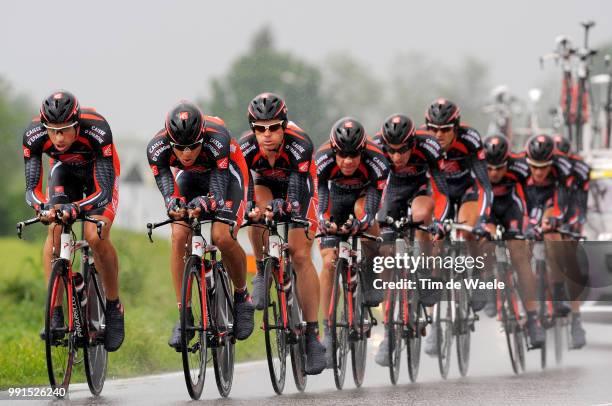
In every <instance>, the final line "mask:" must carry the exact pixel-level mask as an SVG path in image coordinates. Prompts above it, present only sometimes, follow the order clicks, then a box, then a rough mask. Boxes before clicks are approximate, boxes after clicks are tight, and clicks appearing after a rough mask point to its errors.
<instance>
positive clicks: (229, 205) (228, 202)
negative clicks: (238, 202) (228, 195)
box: [225, 200, 234, 210]
mask: <svg viewBox="0 0 612 406" xmlns="http://www.w3.org/2000/svg"><path fill="white" fill-rule="evenodd" d="M233 206H234V201H233V200H226V201H225V208H226V209H227V210H231V209H232V207H233Z"/></svg>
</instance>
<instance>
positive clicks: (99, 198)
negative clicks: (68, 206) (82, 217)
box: [75, 156, 115, 209]
mask: <svg viewBox="0 0 612 406" xmlns="http://www.w3.org/2000/svg"><path fill="white" fill-rule="evenodd" d="M94 177H95V180H96V185H97V187H96V191H95V192H94V193H92V194H91V195H89V196H86V197H85V198H83V199H81V200H79V201H78V202H75V203H76V204H78V205H79V208H81V209H82V208H83V207H85V206H89V205H91V206H92V207H103V206H106V205H107V204H109V203H110V202H111V201H112V198H113V187H114V185H115V167H114V166H113V158H112V156H109V157H101V156H98V157H97V158H96V161H95V162H94Z"/></svg>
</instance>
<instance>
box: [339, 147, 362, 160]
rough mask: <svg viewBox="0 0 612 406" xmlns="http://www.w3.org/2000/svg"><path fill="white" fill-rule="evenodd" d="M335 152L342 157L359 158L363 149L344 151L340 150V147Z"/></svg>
mask: <svg viewBox="0 0 612 406" xmlns="http://www.w3.org/2000/svg"><path fill="white" fill-rule="evenodd" d="M334 152H335V153H336V155H337V156H339V157H340V158H357V157H358V156H360V155H361V151H351V152H344V151H340V150H338V149H335V150H334Z"/></svg>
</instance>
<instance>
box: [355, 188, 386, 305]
mask: <svg viewBox="0 0 612 406" xmlns="http://www.w3.org/2000/svg"><path fill="white" fill-rule="evenodd" d="M365 200H366V199H365V196H361V197H359V198H358V199H357V201H356V202H355V206H354V213H355V215H356V216H357V218H362V217H364V216H365ZM366 233H368V234H372V235H378V234H379V228H378V223H374V224H373V225H372V226H370V227H369V228H368V229H367V230H366ZM361 250H362V252H363V261H364V267H363V269H364V271H365V272H364V276H365V281H364V282H365V283H364V284H363V286H364V292H363V297H364V300H365V302H366V304H367V305H368V306H378V305H379V304H380V302H381V301H382V300H383V298H384V293H385V292H384V291H383V290H382V289H376V288H375V287H374V281H375V280H376V279H380V275H379V274H376V273H374V271H373V269H374V257H375V256H376V255H377V253H378V243H377V242H376V241H369V240H366V239H361Z"/></svg>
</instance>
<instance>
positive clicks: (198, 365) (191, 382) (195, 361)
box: [180, 255, 208, 400]
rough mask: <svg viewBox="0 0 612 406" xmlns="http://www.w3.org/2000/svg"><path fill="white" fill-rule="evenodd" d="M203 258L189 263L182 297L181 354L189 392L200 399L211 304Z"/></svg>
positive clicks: (204, 373)
mask: <svg viewBox="0 0 612 406" xmlns="http://www.w3.org/2000/svg"><path fill="white" fill-rule="evenodd" d="M201 267H202V262H201V259H200V258H199V257H197V256H195V255H192V256H190V257H189V259H188V260H187V262H186V263H185V272H184V274H183V292H182V295H181V315H180V316H181V355H182V359H183V372H184V373H185V383H186V385H187V392H189V396H191V398H192V399H194V400H197V399H199V398H200V396H201V395H202V389H203V388H204V380H205V377H206V361H207V357H208V342H207V338H206V333H207V331H206V330H207V326H208V303H207V295H206V292H203V285H202V284H203V281H202V280H201V278H202V274H201ZM189 309H191V312H192V314H193V325H191V320H189Z"/></svg>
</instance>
